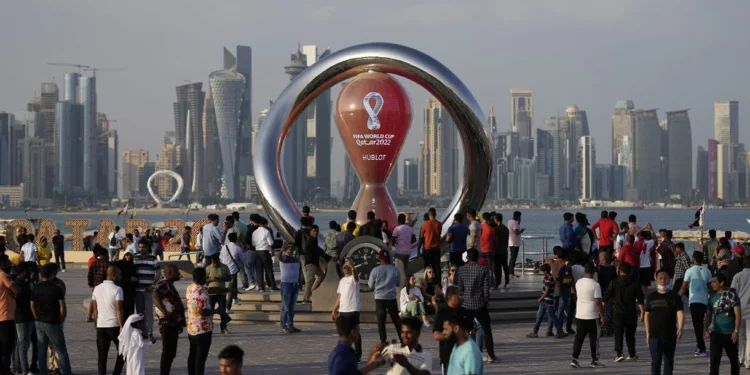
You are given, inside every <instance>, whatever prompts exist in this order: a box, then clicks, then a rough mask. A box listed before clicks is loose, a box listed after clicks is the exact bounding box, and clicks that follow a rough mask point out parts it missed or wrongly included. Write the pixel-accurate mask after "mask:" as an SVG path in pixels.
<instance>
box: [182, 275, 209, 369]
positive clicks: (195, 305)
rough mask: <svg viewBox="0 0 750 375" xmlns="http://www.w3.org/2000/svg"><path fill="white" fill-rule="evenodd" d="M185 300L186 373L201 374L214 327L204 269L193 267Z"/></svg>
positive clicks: (204, 366) (204, 367)
mask: <svg viewBox="0 0 750 375" xmlns="http://www.w3.org/2000/svg"><path fill="white" fill-rule="evenodd" d="M185 299H186V301H187V322H186V323H187V331H188V341H189V342H190V349H189V351H188V366H187V367H188V375H203V374H204V372H205V371H206V358H208V352H209V350H210V349H211V335H212V331H213V328H214V323H213V315H214V310H213V309H212V308H211V306H209V303H208V288H206V269H205V268H203V267H196V268H195V269H193V283H192V284H190V285H189V286H188V287H187V292H186V293H185Z"/></svg>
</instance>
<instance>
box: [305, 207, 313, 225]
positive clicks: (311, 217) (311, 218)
mask: <svg viewBox="0 0 750 375" xmlns="http://www.w3.org/2000/svg"><path fill="white" fill-rule="evenodd" d="M302 216H304V217H309V218H310V225H312V224H315V217H314V216H311V215H310V206H302Z"/></svg>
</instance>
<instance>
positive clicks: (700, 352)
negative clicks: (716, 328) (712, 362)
mask: <svg viewBox="0 0 750 375" xmlns="http://www.w3.org/2000/svg"><path fill="white" fill-rule="evenodd" d="M695 356H696V357H708V354H706V352H702V351H700V350H696V351H695Z"/></svg>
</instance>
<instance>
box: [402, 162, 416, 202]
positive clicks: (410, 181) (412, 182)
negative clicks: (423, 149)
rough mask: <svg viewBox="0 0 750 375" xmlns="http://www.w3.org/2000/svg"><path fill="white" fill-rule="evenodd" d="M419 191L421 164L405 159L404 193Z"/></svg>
mask: <svg viewBox="0 0 750 375" xmlns="http://www.w3.org/2000/svg"><path fill="white" fill-rule="evenodd" d="M418 191H419V164H417V160H416V159H404V193H406V194H410V193H415V192H418Z"/></svg>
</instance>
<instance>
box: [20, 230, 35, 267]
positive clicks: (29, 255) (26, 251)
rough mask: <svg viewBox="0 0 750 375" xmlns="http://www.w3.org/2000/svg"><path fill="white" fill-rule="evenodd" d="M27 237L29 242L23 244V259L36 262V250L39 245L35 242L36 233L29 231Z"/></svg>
mask: <svg viewBox="0 0 750 375" xmlns="http://www.w3.org/2000/svg"><path fill="white" fill-rule="evenodd" d="M26 238H27V239H28V241H29V242H26V243H25V244H23V246H21V254H23V261H24V262H34V263H36V259H37V258H36V251H37V246H36V244H35V243H34V234H33V233H29V234H27V235H26Z"/></svg>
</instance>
